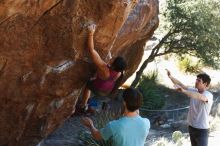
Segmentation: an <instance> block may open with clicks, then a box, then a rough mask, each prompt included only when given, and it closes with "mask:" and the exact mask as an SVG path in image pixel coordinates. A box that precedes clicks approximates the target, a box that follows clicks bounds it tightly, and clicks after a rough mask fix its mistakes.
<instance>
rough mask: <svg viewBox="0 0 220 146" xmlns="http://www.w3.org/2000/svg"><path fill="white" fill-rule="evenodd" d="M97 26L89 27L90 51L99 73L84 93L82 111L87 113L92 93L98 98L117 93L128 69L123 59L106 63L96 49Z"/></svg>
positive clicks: (90, 81) (118, 58)
mask: <svg viewBox="0 0 220 146" xmlns="http://www.w3.org/2000/svg"><path fill="white" fill-rule="evenodd" d="M95 30H96V25H95V24H91V25H89V26H88V48H87V49H88V51H89V55H90V57H91V59H92V61H93V62H94V64H95V66H96V69H97V72H96V77H95V79H90V80H89V81H88V82H87V85H86V87H85V89H84V91H83V95H82V96H83V97H82V101H81V103H80V109H81V110H83V111H86V109H87V102H88V99H89V98H90V94H91V91H92V92H93V93H94V94H95V95H97V96H107V95H110V94H111V93H113V92H114V91H116V89H118V87H119V86H120V84H121V81H122V79H123V72H124V70H125V68H126V62H125V60H124V59H123V58H122V57H116V58H115V59H114V60H110V62H112V63H106V62H105V61H104V60H103V59H102V58H101V57H100V55H99V54H98V52H97V51H96V50H95V49H94V41H93V36H94V33H95Z"/></svg>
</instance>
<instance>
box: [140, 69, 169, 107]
mask: <svg viewBox="0 0 220 146" xmlns="http://www.w3.org/2000/svg"><path fill="white" fill-rule="evenodd" d="M157 77H158V72H157V71H153V72H150V73H148V74H147V75H143V76H142V77H141V80H140V82H139V85H138V88H139V89H140V91H141V92H142V94H143V98H144V107H146V108H148V109H160V108H161V107H162V106H163V105H164V103H165V102H164V99H163V98H162V97H163V94H162V93H161V91H160V89H159V88H158V84H157V81H158V79H157Z"/></svg>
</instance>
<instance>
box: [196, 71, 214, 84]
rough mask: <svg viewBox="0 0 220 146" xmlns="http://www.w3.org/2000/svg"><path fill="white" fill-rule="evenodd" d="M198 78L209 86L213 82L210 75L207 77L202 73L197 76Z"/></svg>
mask: <svg viewBox="0 0 220 146" xmlns="http://www.w3.org/2000/svg"><path fill="white" fill-rule="evenodd" d="M197 78H200V79H202V81H203V83H207V86H208V85H209V84H210V82H211V78H210V76H209V75H207V74H206V73H200V74H198V75H197Z"/></svg>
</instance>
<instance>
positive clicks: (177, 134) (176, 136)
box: [172, 131, 183, 143]
mask: <svg viewBox="0 0 220 146" xmlns="http://www.w3.org/2000/svg"><path fill="white" fill-rule="evenodd" d="M182 137H183V134H182V132H181V131H174V132H173V134H172V140H173V141H174V142H175V143H177V142H178V141H180V139H181V138H182Z"/></svg>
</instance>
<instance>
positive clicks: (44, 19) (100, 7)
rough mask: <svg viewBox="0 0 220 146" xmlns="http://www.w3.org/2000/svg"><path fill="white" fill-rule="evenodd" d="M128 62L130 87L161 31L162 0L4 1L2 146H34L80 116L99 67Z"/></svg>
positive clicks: (0, 24) (0, 17) (0, 23)
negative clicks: (90, 30) (94, 56)
mask: <svg viewBox="0 0 220 146" xmlns="http://www.w3.org/2000/svg"><path fill="white" fill-rule="evenodd" d="M91 23H95V24H96V25H97V31H96V32H95V48H96V49H97V51H98V52H99V54H100V55H101V57H102V58H103V59H104V60H106V61H108V60H109V58H110V57H109V56H110V55H111V56H112V57H116V56H118V55H120V56H123V57H124V58H125V59H126V61H127V63H128V68H127V70H126V74H125V78H124V80H126V79H127V78H128V77H129V76H130V75H132V74H133V73H134V72H135V70H136V69H137V67H138V65H139V63H140V60H141V58H142V55H143V48H144V45H145V43H146V41H147V40H148V39H149V38H150V37H151V36H152V34H153V32H154V30H155V29H156V28H157V26H158V23H159V21H158V1H157V0H139V1H138V0H0V34H1V37H0V93H1V94H0V101H1V104H0V131H1V132H0V145H1V146H29V145H36V144H37V143H38V142H39V141H40V140H41V139H43V138H44V137H46V136H47V135H48V134H49V133H51V132H52V131H53V130H54V129H56V128H57V127H58V126H59V125H61V124H62V122H63V121H64V120H65V119H66V118H68V117H69V116H70V115H71V114H72V113H73V112H74V110H75V104H76V101H77V99H78V97H79V96H80V94H81V91H82V90H83V88H84V85H85V83H86V81H87V80H88V79H89V77H91V76H92V75H93V74H94V72H95V68H94V64H93V63H92V62H91V58H89V56H88V53H87V49H86V40H87V30H86V28H87V26H88V25H89V24H91Z"/></svg>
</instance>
